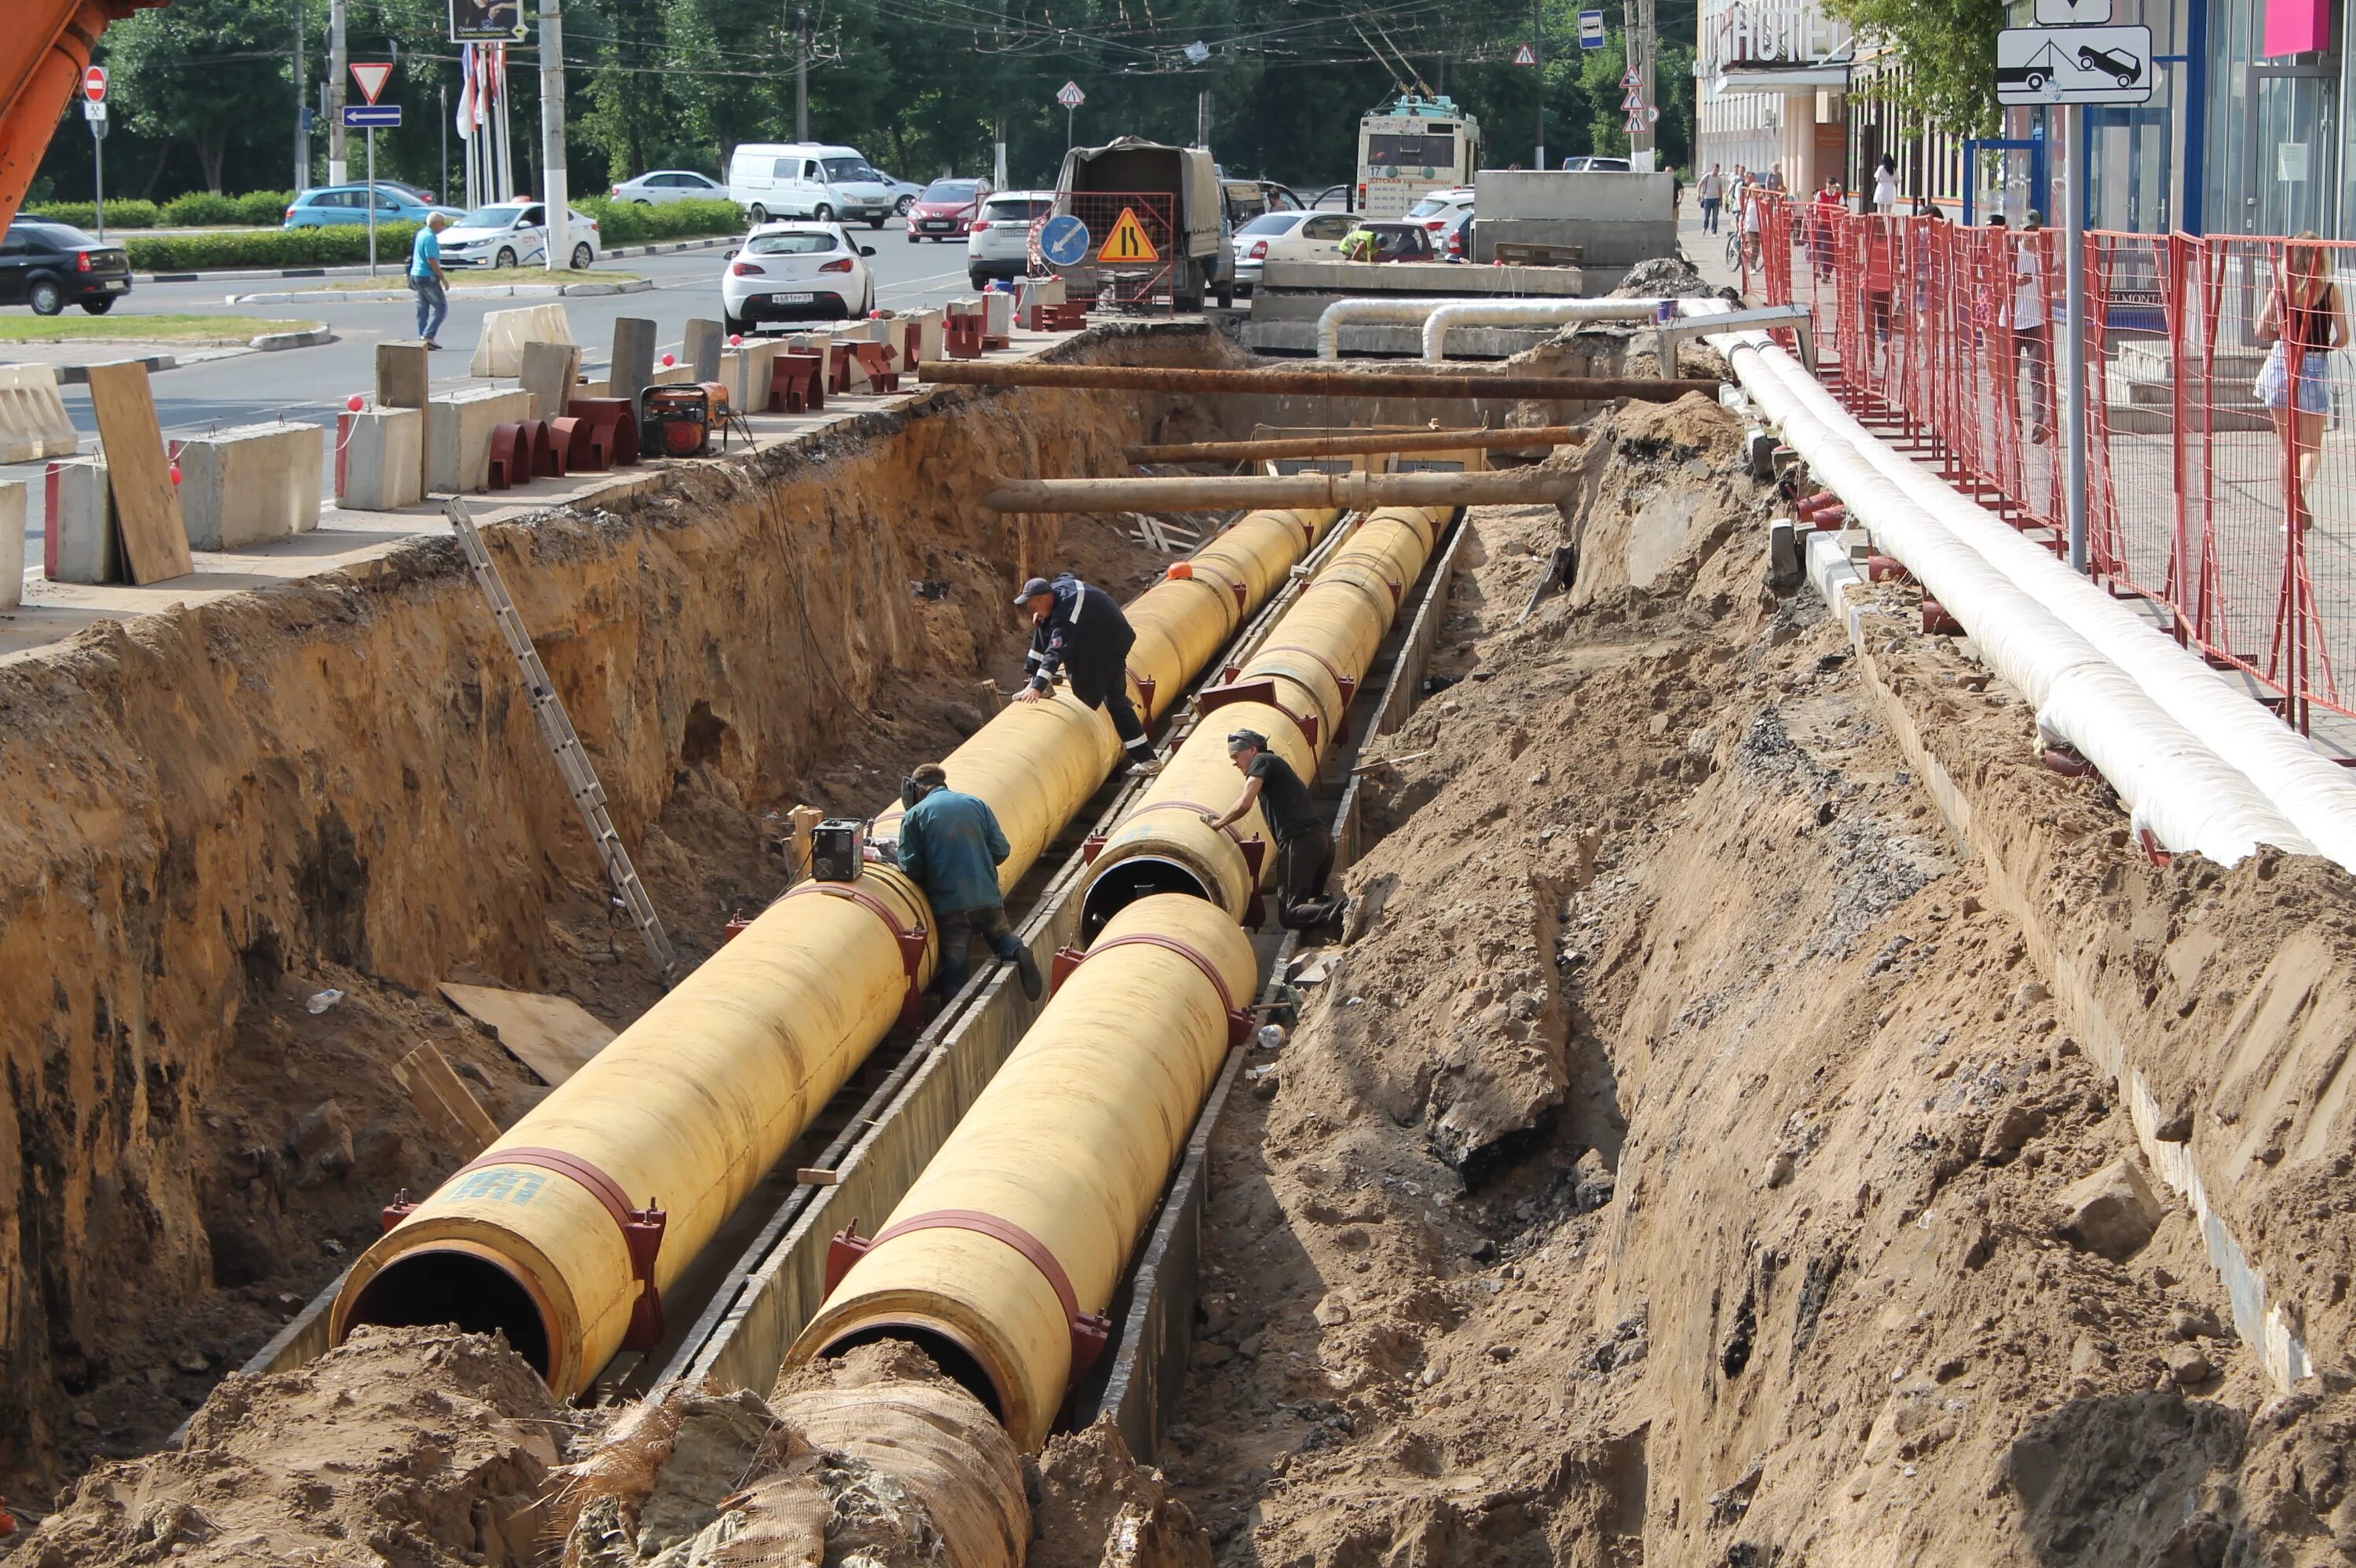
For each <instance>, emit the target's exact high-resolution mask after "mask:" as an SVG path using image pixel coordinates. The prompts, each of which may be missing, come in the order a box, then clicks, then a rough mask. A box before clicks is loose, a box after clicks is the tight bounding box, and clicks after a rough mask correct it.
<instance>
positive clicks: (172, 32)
mask: <svg viewBox="0 0 2356 1568" xmlns="http://www.w3.org/2000/svg"><path fill="white" fill-rule="evenodd" d="M293 22H294V10H293V6H292V5H290V4H285V3H283V0H282V3H279V4H262V5H256V4H254V3H253V0H177V3H176V4H174V5H170V6H167V7H166V8H165V9H163V10H160V11H141V12H138V13H135V14H134V15H133V16H131V17H130V18H128V19H127V20H125V21H121V22H117V23H115V24H114V26H113V27H111V28H109V29H108V30H107V34H106V38H105V48H104V53H103V59H104V62H105V64H106V68H107V70H108V72H109V73H110V74H111V76H112V79H113V80H112V88H111V90H110V98H111V100H112V103H113V105H114V107H115V110H116V112H117V113H118V114H119V115H120V116H121V117H122V118H123V120H124V121H125V122H127V123H129V125H130V126H131V128H133V129H134V130H135V131H137V132H138V133H140V134H141V135H142V136H144V137H149V138H153V139H155V141H157V142H163V143H171V142H184V143H186V144H187V145H188V146H189V147H190V148H191V149H193V150H194V152H195V154H196V157H197V163H198V167H199V169H200V170H201V173H202V177H203V180H204V185H205V188H206V189H207V190H210V191H214V192H219V191H220V189H221V187H222V175H223V172H224V170H225V168H226V166H227V165H228V163H229V159H230V153H231V150H232V148H233V147H234V146H237V145H239V144H248V145H256V146H258V145H262V144H267V145H268V146H271V147H273V148H280V149H284V148H288V147H291V144H292V143H291V138H292V133H293V123H294V117H295V86H294V82H293V80H292V73H293V59H292V58H291V55H290V53H289V43H290V39H291V35H292V30H293ZM265 105H268V106H271V107H273V108H275V109H276V110H277V112H274V113H273V112H267V111H266V110H265V109H264V107H263V106H265ZM284 156H285V155H284V153H282V154H281V155H280V162H282V163H284ZM285 177H286V176H285V174H284V173H283V172H282V173H281V174H279V175H278V176H276V178H274V179H273V180H272V181H271V182H270V184H271V185H273V186H276V185H280V184H283V183H284V180H285Z"/></svg>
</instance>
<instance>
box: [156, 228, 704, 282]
mask: <svg viewBox="0 0 2356 1568" xmlns="http://www.w3.org/2000/svg"><path fill="white" fill-rule="evenodd" d="M743 239H744V236H742V235H740V234H720V235H713V236H712V237H711V238H709V239H705V240H669V241H668V242H666V243H663V244H660V245H625V246H623V247H621V248H620V249H618V250H613V251H599V252H598V253H597V259H598V260H599V261H619V260H621V259H622V258H623V257H626V256H669V255H673V254H676V253H677V252H679V251H712V250H716V249H718V248H719V247H720V246H723V245H734V244H738V243H741V242H742V240H743ZM383 269H384V263H383V262H381V261H380V262H379V263H378V264H377V270H378V271H380V272H381V271H383ZM366 276H368V268H367V267H366V266H365V265H361V264H358V263H355V264H354V265H351V266H348V267H266V268H249V269H243V270H235V269H221V270H218V271H206V272H134V274H132V282H134V283H241V282H249V281H260V280H262V279H265V278H364V277H366Z"/></svg>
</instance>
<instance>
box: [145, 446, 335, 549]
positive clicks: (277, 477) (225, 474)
mask: <svg viewBox="0 0 2356 1568" xmlns="http://www.w3.org/2000/svg"><path fill="white" fill-rule="evenodd" d="M322 461H323V458H322V452H321V447H320V443H319V429H318V427H317V426H316V425H309V424H255V425H241V426H239V427H238V428H236V429H233V430H224V431H219V432H214V433H213V434H211V435H205V436H198V437H197V438H195V439H193V440H191V441H188V442H187V443H183V444H182V446H181V448H180V516H181V517H182V518H183V519H185V520H186V522H187V528H188V547H189V548H190V549H242V548H244V547H245V546H247V545H256V544H262V543H263V542H265V541H267V540H270V539H286V538H289V537H290V536H292V535H295V534H306V533H309V532H310V531H311V530H312V529H313V528H317V527H318V526H319V472H320V464H321V462H322Z"/></svg>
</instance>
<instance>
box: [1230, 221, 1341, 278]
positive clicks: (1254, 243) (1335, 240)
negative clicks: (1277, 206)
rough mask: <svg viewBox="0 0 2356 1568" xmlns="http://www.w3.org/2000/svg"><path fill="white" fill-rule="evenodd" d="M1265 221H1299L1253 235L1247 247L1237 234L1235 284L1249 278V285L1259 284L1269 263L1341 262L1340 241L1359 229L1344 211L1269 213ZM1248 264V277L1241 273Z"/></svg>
mask: <svg viewBox="0 0 2356 1568" xmlns="http://www.w3.org/2000/svg"><path fill="white" fill-rule="evenodd" d="M1268 218H1269V219H1278V218H1286V219H1300V220H1301V221H1299V222H1297V223H1294V224H1291V225H1290V227H1288V228H1287V229H1285V230H1284V232H1282V233H1262V234H1255V235H1253V236H1252V240H1251V243H1250V244H1249V245H1248V246H1247V245H1245V244H1244V243H1243V239H1242V236H1241V234H1240V233H1239V234H1238V235H1237V241H1236V269H1237V271H1236V276H1237V281H1238V282H1240V281H1242V280H1243V279H1244V278H1246V277H1247V276H1248V277H1249V279H1250V281H1251V282H1252V283H1258V282H1259V279H1260V273H1261V272H1262V271H1263V270H1264V269H1265V268H1266V267H1267V266H1268V264H1269V262H1270V261H1340V260H1341V259H1342V241H1343V240H1344V238H1345V237H1346V236H1347V235H1348V234H1349V232H1350V230H1351V229H1355V228H1356V227H1357V226H1358V219H1356V218H1355V217H1353V216H1352V215H1351V214H1349V213H1346V212H1306V213H1303V212H1271V213H1269V214H1268ZM1263 221H1266V219H1257V218H1256V219H1252V222H1253V223H1255V224H1257V223H1260V222H1263ZM1247 227H1249V225H1247ZM1263 247H1265V249H1263ZM1247 263H1248V264H1249V266H1250V268H1251V271H1250V272H1249V273H1248V274H1247V273H1246V272H1244V271H1243V268H1244V267H1245V265H1246V264H1247Z"/></svg>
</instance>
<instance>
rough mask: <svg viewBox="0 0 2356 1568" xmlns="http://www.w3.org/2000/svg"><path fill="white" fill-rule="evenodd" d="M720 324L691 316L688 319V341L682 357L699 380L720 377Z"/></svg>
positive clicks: (714, 379)
mask: <svg viewBox="0 0 2356 1568" xmlns="http://www.w3.org/2000/svg"><path fill="white" fill-rule="evenodd" d="M720 343H721V334H720V324H719V323H718V322H716V321H705V320H703V319H702V318H701V317H699V316H690V317H688V321H687V343H686V347H685V349H684V351H683V352H682V353H681V354H680V360H681V361H682V362H683V363H684V364H685V365H686V366H687V368H688V369H689V370H690V371H691V373H692V374H691V379H693V380H697V381H717V380H718V379H720Z"/></svg>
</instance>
